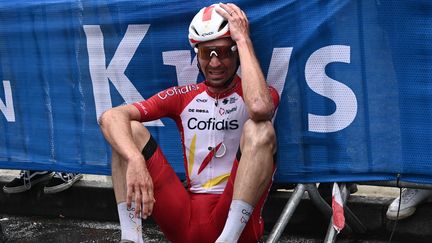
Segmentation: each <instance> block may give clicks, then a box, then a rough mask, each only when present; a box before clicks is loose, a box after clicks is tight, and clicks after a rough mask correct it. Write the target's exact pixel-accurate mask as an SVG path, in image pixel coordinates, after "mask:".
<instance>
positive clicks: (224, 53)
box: [195, 45, 237, 60]
mask: <svg viewBox="0 0 432 243" xmlns="http://www.w3.org/2000/svg"><path fill="white" fill-rule="evenodd" d="M236 51H237V46H236V45H233V46H198V48H195V52H196V53H197V54H198V57H199V58H201V59H204V60H210V59H211V58H212V56H213V55H214V56H215V57H217V58H219V59H225V58H229V57H233V56H234V53H235V52H236Z"/></svg>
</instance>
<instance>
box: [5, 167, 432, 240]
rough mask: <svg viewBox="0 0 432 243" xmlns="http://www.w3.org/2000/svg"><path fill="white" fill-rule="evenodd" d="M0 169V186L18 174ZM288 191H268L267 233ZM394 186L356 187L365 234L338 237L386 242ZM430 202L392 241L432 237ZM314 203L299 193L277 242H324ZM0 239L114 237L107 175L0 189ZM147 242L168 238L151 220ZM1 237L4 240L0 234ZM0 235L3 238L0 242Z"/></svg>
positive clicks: (353, 202)
mask: <svg viewBox="0 0 432 243" xmlns="http://www.w3.org/2000/svg"><path fill="white" fill-rule="evenodd" d="M18 173H19V172H18V171H6V170H0V186H1V187H2V186H3V185H4V184H5V183H6V182H8V181H10V180H11V179H12V178H13V177H14V176H16V175H18ZM290 193H291V192H290V191H289V190H288V191H287V190H279V191H277V192H273V193H271V194H270V197H269V199H268V203H267V204H266V206H265V210H264V212H263V214H264V218H265V219H267V221H266V231H267V234H266V235H265V237H264V239H263V242H265V240H266V238H267V237H268V232H269V231H271V229H272V227H273V225H274V224H275V222H276V220H277V219H278V217H279V215H280V213H281V210H282V209H283V207H284V206H285V204H286V202H287V201H288V199H289V196H290ZM398 193H399V189H398V188H386V187H378V186H363V185H360V186H359V191H358V192H356V193H355V194H354V195H352V196H351V197H350V199H349V201H348V205H349V207H350V208H351V210H352V211H353V212H354V213H355V214H356V215H357V216H358V217H359V219H360V220H361V221H362V222H363V223H364V224H365V226H366V227H367V231H366V232H364V233H356V232H345V231H343V232H342V234H341V235H339V236H338V240H337V242H389V239H390V235H391V233H392V230H393V228H394V227H393V226H394V221H388V220H386V218H385V211H386V209H387V206H388V204H389V203H390V202H391V201H392V200H393V198H394V197H396V196H397V195H398ZM431 218H432V204H426V205H423V206H421V207H419V209H418V212H416V214H415V215H414V216H413V217H411V218H409V219H407V220H401V221H399V222H398V223H397V227H396V230H395V233H394V236H393V238H392V241H391V242H432V241H431V240H430V239H432V220H430V219H431ZM328 222H329V221H328V218H325V217H323V215H322V214H321V212H319V210H317V208H316V206H314V205H313V203H311V200H310V199H308V196H307V195H304V197H303V199H302V201H301V202H300V204H299V206H298V208H297V209H296V211H295V213H294V215H293V217H292V219H291V220H290V222H289V223H288V226H287V227H286V229H285V231H284V234H283V235H282V237H281V238H280V240H279V242H311V243H315V242H323V239H324V237H325V233H326V230H327V226H328ZM0 225H1V227H2V231H3V234H0V242H2V241H3V242H119V240H120V229H119V224H118V216H117V212H116V205H115V202H114V194H113V191H112V185H111V180H110V177H107V176H94V175H85V176H84V178H83V180H81V181H79V182H78V183H76V184H75V185H74V186H73V187H72V188H70V189H68V190H67V191H64V192H60V193H57V194H51V195H44V194H43V185H38V186H36V187H35V188H32V190H30V191H28V192H24V193H20V194H4V193H3V192H2V191H0ZM143 225H144V227H143V228H144V229H143V231H144V234H145V235H146V236H147V237H148V239H147V241H148V242H167V241H166V239H165V238H164V236H163V234H162V233H161V232H160V231H159V230H158V227H157V226H156V225H155V224H154V223H153V222H152V221H151V220H147V221H145V222H144V223H143ZM2 237H3V239H2ZM1 240H2V241H1Z"/></svg>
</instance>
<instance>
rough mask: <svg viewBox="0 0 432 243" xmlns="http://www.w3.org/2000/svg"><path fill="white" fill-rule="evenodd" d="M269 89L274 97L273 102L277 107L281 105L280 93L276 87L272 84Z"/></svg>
mask: <svg viewBox="0 0 432 243" xmlns="http://www.w3.org/2000/svg"><path fill="white" fill-rule="evenodd" d="M268 88H269V91H270V95H271V96H272V98H273V104H274V106H275V109H276V108H277V107H278V106H279V94H278V92H277V90H276V89H275V88H273V87H272V86H268Z"/></svg>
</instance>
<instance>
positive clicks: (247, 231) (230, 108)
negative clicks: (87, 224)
mask: <svg viewBox="0 0 432 243" xmlns="http://www.w3.org/2000/svg"><path fill="white" fill-rule="evenodd" d="M189 42H190V44H191V46H192V48H193V49H194V51H195V52H196V53H197V56H198V66H199V68H200V71H201V72H202V73H203V75H204V76H205V81H204V82H202V83H199V84H196V85H185V86H181V87H172V88H169V89H166V90H164V91H161V92H159V93H157V94H156V95H154V96H152V97H151V98H149V99H147V100H145V101H141V102H137V103H134V104H130V105H125V106H120V107H115V108H112V109H110V110H108V111H106V112H105V113H104V114H103V115H102V116H101V118H100V121H99V122H100V126H101V129H102V132H103V134H104V136H105V138H106V139H107V141H108V142H109V143H110V144H111V146H112V150H113V151H112V152H113V157H112V179H113V186H114V191H115V196H116V201H117V203H118V212H119V218H120V225H121V231H122V232H121V237H122V241H123V242H143V238H142V233H141V231H140V230H141V220H140V218H139V216H141V217H142V218H147V217H148V216H150V215H151V216H152V217H153V219H154V220H155V221H156V223H157V224H158V225H159V226H160V228H161V230H162V232H163V233H164V234H165V236H166V237H167V239H168V240H170V241H171V242H212V243H213V242H237V241H239V242H257V241H258V240H259V239H260V238H261V237H262V235H263V229H264V225H263V221H262V218H261V211H262V207H263V204H264V201H265V198H266V196H267V194H268V190H269V187H270V185H271V182H272V175H273V173H274V170H275V166H274V160H273V156H274V154H275V151H276V135H275V131H274V128H273V124H272V122H271V120H272V117H273V115H274V111H275V108H276V106H277V105H278V102H279V97H278V94H277V92H276V91H275V89H273V88H271V87H268V86H267V84H266V82H265V79H264V76H263V73H262V71H261V68H260V65H259V63H258V60H257V58H256V56H255V53H254V49H253V45H252V41H251V39H250V35H249V23H248V19H247V17H246V14H245V13H244V12H243V11H242V10H241V9H240V8H239V7H237V6H236V5H234V4H231V3H228V4H222V3H220V4H214V5H211V6H209V7H205V8H203V9H201V10H200V11H199V12H198V13H197V14H196V15H195V17H194V18H193V20H192V22H191V24H190V26H189ZM240 64H241V67H242V75H241V76H242V77H241V78H240V77H239V76H237V75H236V72H237V69H238V67H239V65H240ZM161 117H170V118H172V119H174V121H175V122H176V124H177V126H178V128H179V130H180V134H181V138H182V145H183V156H184V159H185V161H184V164H185V170H186V176H187V188H184V186H183V184H182V183H181V182H180V181H179V179H178V178H177V176H176V174H175V172H174V170H173V169H172V168H171V166H170V165H169V163H168V161H167V160H166V158H165V156H164V155H163V154H162V152H161V150H160V148H159V146H158V145H157V143H156V141H155V140H154V139H153V137H152V136H151V134H150V132H149V131H148V130H147V129H146V128H145V127H144V126H143V125H142V124H141V122H144V121H151V120H155V119H159V118H161Z"/></svg>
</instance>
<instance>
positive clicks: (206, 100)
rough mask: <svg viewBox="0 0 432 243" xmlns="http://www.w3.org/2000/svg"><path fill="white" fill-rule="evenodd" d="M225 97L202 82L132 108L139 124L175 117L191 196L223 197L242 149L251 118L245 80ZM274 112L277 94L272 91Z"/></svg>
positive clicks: (168, 90)
mask: <svg viewBox="0 0 432 243" xmlns="http://www.w3.org/2000/svg"><path fill="white" fill-rule="evenodd" d="M233 82H234V86H233V88H232V89H230V90H228V91H227V92H225V93H222V94H215V93H212V92H211V91H210V90H209V89H208V87H207V86H206V85H205V83H204V82H202V83H199V84H191V85H185V86H179V87H172V88H169V89H166V90H164V91H161V92H159V93H157V94H156V95H154V96H152V97H151V98H149V99H147V100H145V101H141V102H137V103H134V104H133V105H134V106H135V107H136V108H138V110H139V111H140V113H141V122H145V121H151V120H156V119H159V118H161V117H171V118H172V119H174V121H175V122H176V124H177V126H178V128H179V130H180V135H181V139H182V148H183V158H184V166H185V171H186V176H187V182H188V188H189V190H190V191H191V192H193V193H211V194H221V193H222V192H223V190H224V188H225V186H226V183H227V180H228V178H229V176H230V173H231V169H232V165H233V161H234V159H235V155H236V152H237V150H238V147H239V144H240V137H241V133H242V129H243V124H244V123H245V122H246V120H247V119H248V118H249V115H248V112H247V110H246V105H245V103H244V100H243V97H242V88H241V79H240V78H239V77H238V76H236V77H235V79H234V80H233ZM269 90H270V93H271V95H272V97H273V101H274V104H275V107H276V106H277V105H278V102H279V96H278V94H277V91H276V90H275V89H274V88H272V87H269Z"/></svg>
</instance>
